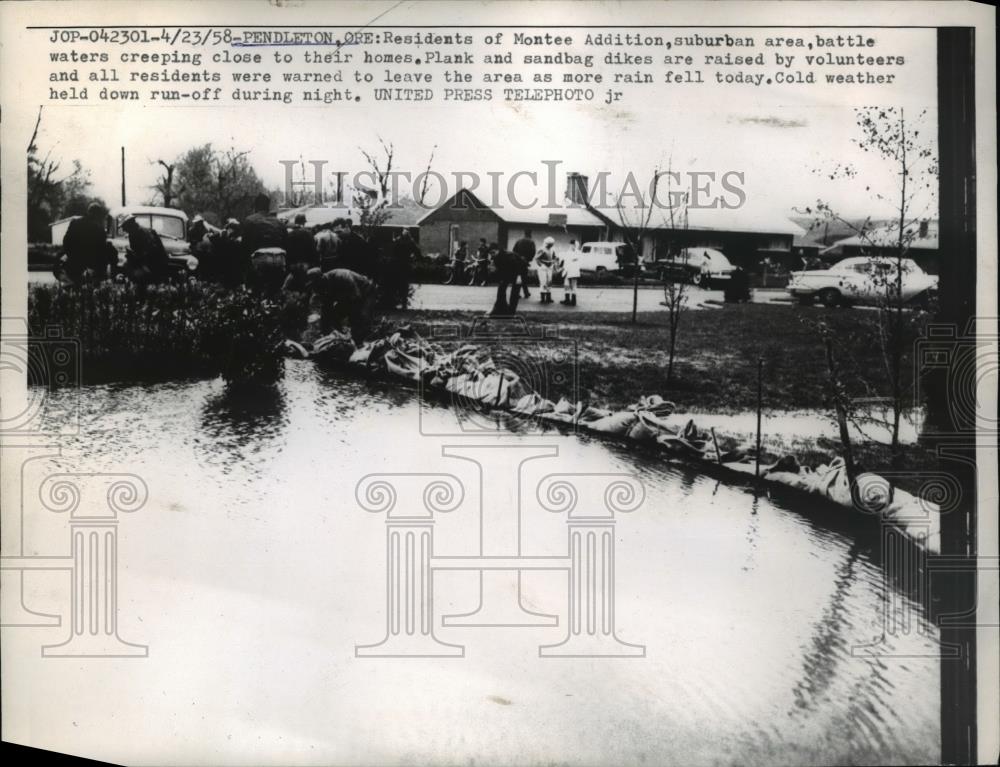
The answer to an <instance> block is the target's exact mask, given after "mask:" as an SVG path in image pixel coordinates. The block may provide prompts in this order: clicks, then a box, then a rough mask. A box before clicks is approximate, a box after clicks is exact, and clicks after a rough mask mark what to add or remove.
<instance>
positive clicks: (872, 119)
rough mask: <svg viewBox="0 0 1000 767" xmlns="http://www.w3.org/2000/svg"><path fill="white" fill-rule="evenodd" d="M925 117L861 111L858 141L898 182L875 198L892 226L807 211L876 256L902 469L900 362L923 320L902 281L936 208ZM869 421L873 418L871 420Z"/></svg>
mask: <svg viewBox="0 0 1000 767" xmlns="http://www.w3.org/2000/svg"><path fill="white" fill-rule="evenodd" d="M925 116H926V112H920V113H919V114H918V115H917V117H916V118H914V119H913V120H908V118H907V116H906V114H905V112H904V110H903V109H901V108H900V109H896V108H895V107H864V108H861V109H858V110H857V111H856V122H857V126H858V128H859V130H860V134H861V136H860V138H858V139H855V142H854V143H855V144H857V145H858V146H859V147H860V148H861V149H862V150H863V151H865V152H870V153H872V154H874V155H876V156H877V157H879V158H880V159H881V160H883V161H885V162H888V163H889V164H890V166H891V167H892V168H893V171H894V174H895V176H896V179H897V181H896V184H895V187H894V189H892V191H890V192H886V193H882V192H875V193H873V197H874V198H875V199H876V200H878V201H880V202H883V203H888V204H889V205H891V206H892V208H893V209H894V210H895V211H896V215H895V216H894V218H893V220H892V221H891V222H890V223H889V224H888V225H887V226H886V225H879V224H876V223H874V222H873V221H872V219H871V217H868V218H866V219H865V220H864V221H863V222H861V223H860V224H857V223H854V222H852V221H850V220H848V219H846V218H844V217H843V216H841V215H840V214H839V213H837V212H836V211H835V210H834V209H833V208H832V207H831V206H830V205H829V204H828V203H825V202H823V201H818V202H817V204H816V207H815V209H813V208H806V212H807V213H810V214H813V215H815V217H816V218H815V220H814V226H816V225H820V224H822V223H824V222H825V223H829V222H830V221H835V222H837V223H839V224H842V225H845V226H847V227H848V229H849V230H850V231H852V232H854V234H855V235H856V236H857V238H858V241H859V242H860V243H861V244H862V246H863V250H864V252H867V253H869V254H870V255H871V256H872V259H871V261H870V262H869V277H870V279H871V281H872V283H873V284H874V286H875V288H876V291H877V298H878V301H877V306H878V312H877V317H878V334H877V341H878V345H879V350H880V352H881V357H882V367H883V373H884V376H885V381H886V385H887V389H888V397H887V399H888V403H889V406H890V408H891V415H890V418H889V421H888V424H887V425H888V427H889V429H890V432H891V451H892V461H893V465H894V467H897V468H898V466H899V464H900V463H901V460H902V451H901V448H900V444H899V432H900V424H901V420H902V416H903V412H904V411H905V409H906V406H907V404H908V402H909V397H907V396H906V394H907V393H906V391H905V390H904V389H905V387H904V370H903V358H904V355H905V351H906V347H907V345H908V340H907V339H908V335H909V332H908V331H909V330H910V328H909V325H910V324H912V323H913V322H918V321H919V320H920V317H919V313H917V312H911V311H909V308H914V309H919V308H920V307H909V308H908V307H904V300H903V279H904V274H905V273H906V271H907V270H908V269H909V268H911V266H910V261H909V259H908V258H907V256H908V254H909V252H910V248H911V245H912V243H913V241H914V240H915V239H916V238H917V237H918V236H919V232H920V227H921V222H923V221H926V220H928V219H929V218H930V217H932V214H934V213H935V210H934V209H935V207H936V189H937V175H938V168H937V157H936V155H935V153H934V151H933V149H932V147H931V145H930V143H929V141H928V137H927V134H926V133H925V135H923V136H921V126H922V121H923V119H924V117H925ZM828 175H829V177H830V178H831V179H837V178H849V179H853V178H857V176H858V170H857V169H856V168H854V167H853V166H850V165H838V166H836V167H835V168H834V170H833V171H832V172H829V173H828ZM865 191H866V192H869V193H872V189H871V185H870V184H866V186H865ZM886 253H887V254H886ZM868 419H869V420H873V419H872V418H871V415H869V416H868Z"/></svg>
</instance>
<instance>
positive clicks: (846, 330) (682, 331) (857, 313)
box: [386, 304, 912, 413]
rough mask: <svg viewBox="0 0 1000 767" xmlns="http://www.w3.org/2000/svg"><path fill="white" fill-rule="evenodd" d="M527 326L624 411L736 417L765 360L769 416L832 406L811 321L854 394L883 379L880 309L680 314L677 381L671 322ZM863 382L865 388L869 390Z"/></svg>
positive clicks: (753, 399)
mask: <svg viewBox="0 0 1000 767" xmlns="http://www.w3.org/2000/svg"><path fill="white" fill-rule="evenodd" d="M476 316H477V315H475V314H473V313H471V312H460V311H410V312H397V313H394V314H390V315H388V316H387V317H386V320H387V321H388V322H390V323H401V322H410V323H411V324H412V325H413V326H414V327H415V328H416V329H417V330H418V331H421V332H423V333H424V334H429V333H430V332H431V328H432V327H433V326H443V325H454V324H456V323H458V324H461V325H462V326H463V327H468V326H469V325H470V324H471V322H472V321H473V319H475V318H476ZM520 316H523V317H524V318H525V319H526V320H527V321H528V323H529V326H531V327H532V328H535V329H536V332H538V331H537V328H538V326H537V325H536V322H537V323H542V322H544V323H545V327H546V328H549V329H550V330H549V331H548V332H550V333H551V332H552V330H551V329H552V328H555V329H557V331H558V333H559V335H560V336H561V337H564V338H566V339H567V344H569V343H575V344H576V347H577V350H578V354H579V361H580V364H579V371H578V375H579V379H580V385H581V392H582V393H583V394H584V395H588V394H589V395H590V397H591V398H592V399H593V400H594V401H596V402H599V403H604V404H607V405H610V406H617V405H627V404H629V403H632V402H634V401H635V400H636V399H637V398H638V397H639V396H641V395H644V394H654V393H656V394H661V395H663V396H664V397H665V398H667V399H670V400H672V401H674V402H676V403H677V405H678V408H679V409H681V410H684V411H690V412H697V411H709V412H713V413H735V412H745V411H747V410H752V409H754V408H755V407H756V405H757V361H758V359H759V358H763V360H764V368H763V381H764V400H765V407H766V408H768V409H770V410H801V409H816V410H819V409H825V408H827V404H828V403H827V391H828V376H827V367H826V358H825V355H824V349H823V344H822V341H821V339H820V335H819V332H818V331H817V329H816V327H815V325H816V322H817V321H819V320H821V319H822V320H826V321H828V322H829V323H830V325H831V327H833V328H834V330H835V332H836V337H837V338H838V342H839V343H838V345H839V347H840V348H839V349H838V353H839V354H840V363H841V365H842V367H843V379H844V383H845V385H847V387H848V390H849V392H850V393H851V394H854V395H856V396H859V397H864V396H871V394H872V390H871V388H870V387H872V386H874V387H876V388H877V389H883V388H884V386H885V384H884V382H885V375H884V373H883V370H882V357H881V352H880V350H879V345H878V342H877V338H878V335H877V325H876V320H877V316H876V313H875V312H873V311H865V310H854V309H835V310H828V309H824V308H820V307H800V306H792V305H789V306H781V305H770V304H733V305H727V306H726V307H725V308H723V309H720V310H701V311H690V312H686V313H685V314H684V315H683V316H682V317H681V324H680V328H679V330H678V336H677V350H676V358H675V361H674V374H673V377H672V380H669V381H668V380H667V360H668V342H669V329H668V327H667V316H666V313H665V312H664V313H663V314H656V313H641V314H639V317H638V322H637V323H636V324H634V325H633V324H632V322H631V315H630V314H625V313H609V312H590V311H587V312H580V313H576V312H574V313H573V314H571V315H568V316H567V315H560V316H559V317H558V318H553V317H552V315H551V314H544V315H543V314H541V313H532V312H531V311H526V312H522V313H521V315H520ZM911 350H912V344H907V349H906V356H905V358H904V361H903V367H904V371H905V377H906V386H907V389H908V390H909V388H910V383H909V382H910V379H911V371H912V364H911V360H910V356H911V355H910V352H911ZM866 381H867V384H866Z"/></svg>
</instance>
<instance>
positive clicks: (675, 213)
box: [662, 160, 688, 382]
mask: <svg viewBox="0 0 1000 767" xmlns="http://www.w3.org/2000/svg"><path fill="white" fill-rule="evenodd" d="M672 166H673V161H672V160H671V162H670V164H669V165H668V166H667V173H666V178H667V200H668V201H669V202H668V205H667V213H666V214H662V216H663V224H664V226H665V227H666V228H667V230H668V231H669V232H670V233H671V239H670V241H668V243H667V253H668V255H672V254H673V253H674V251H675V250H676V247H677V244H676V243H675V242H674V241H673V238H674V236H675V233H676V232H678V231H687V228H688V211H687V207H688V195H687V194H686V193H685V194H683V195H681V196H680V198H679V199H680V202H679V204H677V205H675V204H674V203H675V194H674V190H673V186H672V181H671V179H672V177H673V173H672ZM687 298H688V297H687V283H685V282H684V281H683V280H680V281H678V280H671V279H666V278H664V281H663V305H664V306H665V307H666V308H667V329H668V331H669V333H670V337H669V341H668V343H669V347H668V356H667V381H668V382H669V381H672V380H673V377H674V355H675V353H676V350H677V334H678V330H679V328H680V322H681V315H682V314H683V313H684V310H685V309H686V308H687Z"/></svg>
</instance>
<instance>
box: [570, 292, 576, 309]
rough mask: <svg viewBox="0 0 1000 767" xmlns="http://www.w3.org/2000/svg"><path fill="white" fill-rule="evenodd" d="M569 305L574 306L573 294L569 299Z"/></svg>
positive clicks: (574, 295) (574, 297) (574, 296)
mask: <svg viewBox="0 0 1000 767" xmlns="http://www.w3.org/2000/svg"><path fill="white" fill-rule="evenodd" d="M569 305H570V306H576V293H574V294H573V295H571V296H570V297H569Z"/></svg>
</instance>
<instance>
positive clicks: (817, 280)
mask: <svg viewBox="0 0 1000 767" xmlns="http://www.w3.org/2000/svg"><path fill="white" fill-rule="evenodd" d="M899 263H900V264H901V265H902V280H901V281H899V282H900V288H901V289H900V292H899V298H900V299H901V301H902V303H904V304H906V303H916V302H920V301H923V300H925V299H926V298H927V297H928V296H929V295H930V294H932V293H933V292H934V291H936V290H937V285H938V278H937V277H935V276H934V275H931V274H927V272H925V271H924V270H923V269H921V268H920V267H919V266H917V264H916V262H915V261H913V260H912V259H909V258H904V259H902V261H900V262H899ZM898 277H899V272H898V271H897V259H895V258H866V257H863V256H857V257H854V258H845V259H844V260H843V261H838V262H837V263H836V264H834V265H833V266H831V267H830V268H829V269H814V270H810V271H806V272H792V274H791V277H790V279H789V281H788V287H787V290H788V293H789V295H790V296H792V298H794V299H796V300H798V302H799V303H801V304H811V303H812V302H813V301H814V300H817V299H818V300H819V301H820V302H821V303H822V304H823V305H825V306H841V305H847V304H881V303H884V302H887V301H888V302H893V301H894V300H895V297H896V286H897V280H898Z"/></svg>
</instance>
